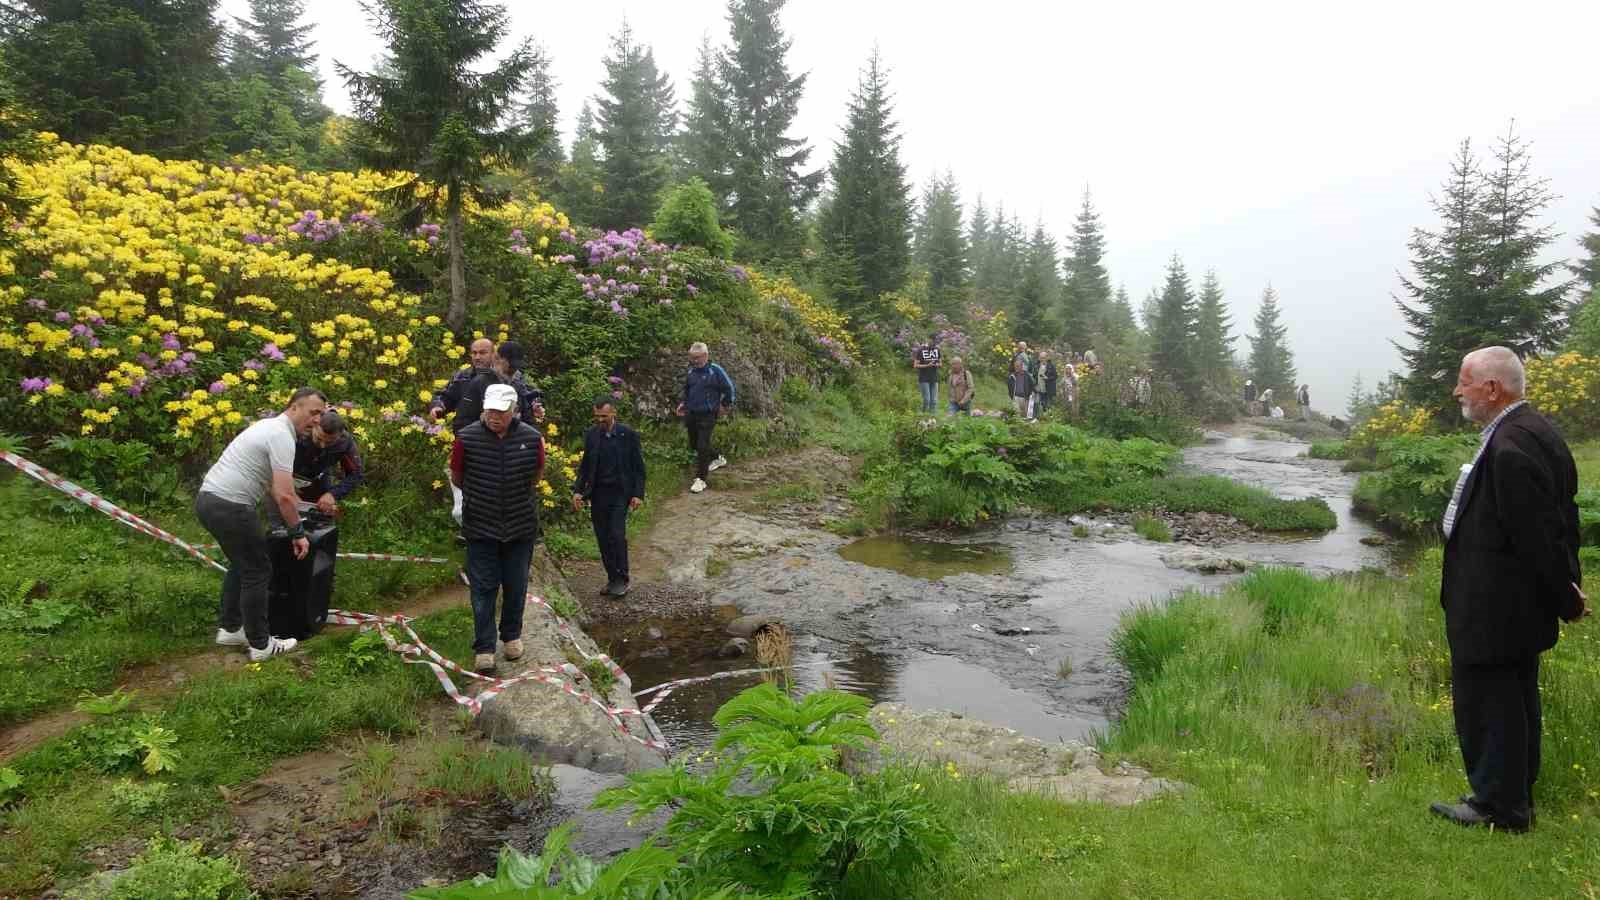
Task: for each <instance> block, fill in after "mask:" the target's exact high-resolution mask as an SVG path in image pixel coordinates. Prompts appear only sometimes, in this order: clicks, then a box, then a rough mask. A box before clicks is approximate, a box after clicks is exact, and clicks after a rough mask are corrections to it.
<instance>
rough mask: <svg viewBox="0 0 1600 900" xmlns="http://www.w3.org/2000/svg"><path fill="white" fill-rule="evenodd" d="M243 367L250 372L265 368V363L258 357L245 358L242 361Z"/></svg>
mask: <svg viewBox="0 0 1600 900" xmlns="http://www.w3.org/2000/svg"><path fill="white" fill-rule="evenodd" d="M244 367H245V368H246V369H249V370H251V371H252V372H259V371H261V370H262V369H265V368H266V367H267V364H266V363H264V362H262V361H261V360H259V359H247V360H245V361H244Z"/></svg>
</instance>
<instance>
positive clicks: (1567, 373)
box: [1527, 353, 1600, 438]
mask: <svg viewBox="0 0 1600 900" xmlns="http://www.w3.org/2000/svg"><path fill="white" fill-rule="evenodd" d="M1527 397H1528V402H1530V403H1532V404H1533V405H1534V406H1535V407H1537V408H1538V410H1539V411H1540V412H1542V413H1544V414H1545V415H1547V416H1549V417H1550V418H1551V419H1553V420H1554V421H1555V422H1556V424H1557V425H1559V426H1560V427H1561V430H1562V431H1563V432H1565V433H1566V435H1567V437H1569V438H1578V437H1589V436H1592V435H1595V434H1597V433H1600V357H1594V356H1583V355H1582V354H1578V353H1563V354H1561V355H1560V356H1557V357H1554V358H1552V359H1530V360H1528V363H1527Z"/></svg>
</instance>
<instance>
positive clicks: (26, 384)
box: [22, 378, 50, 394]
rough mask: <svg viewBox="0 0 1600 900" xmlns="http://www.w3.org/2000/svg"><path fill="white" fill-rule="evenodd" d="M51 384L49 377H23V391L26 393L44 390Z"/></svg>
mask: <svg viewBox="0 0 1600 900" xmlns="http://www.w3.org/2000/svg"><path fill="white" fill-rule="evenodd" d="M49 386H50V379H48V378H24V379H22V392H23V393H24V394H32V393H36V392H38V391H42V390H44V389H45V388H47V387H49Z"/></svg>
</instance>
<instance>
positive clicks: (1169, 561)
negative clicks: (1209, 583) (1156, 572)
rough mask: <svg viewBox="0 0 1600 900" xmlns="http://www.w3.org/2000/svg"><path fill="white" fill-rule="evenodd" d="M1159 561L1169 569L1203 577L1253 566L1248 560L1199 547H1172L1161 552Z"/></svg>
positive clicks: (1245, 569) (1244, 569)
mask: <svg viewBox="0 0 1600 900" xmlns="http://www.w3.org/2000/svg"><path fill="white" fill-rule="evenodd" d="M1161 561H1162V562H1163V563H1165V564H1166V566H1167V568H1169V569H1183V570H1185V571H1189V572H1199V573H1201V574H1203V575H1221V574H1225V573H1229V572H1244V571H1247V570H1249V569H1251V568H1253V567H1254V566H1255V563H1253V562H1251V561H1250V560H1248V559H1240V558H1238V557H1236V556H1229V555H1227V554H1226V553H1218V552H1216V551H1214V550H1206V549H1203V548H1200V547H1189V546H1182V545H1179V546H1173V547H1169V548H1167V549H1165V550H1162V551H1161Z"/></svg>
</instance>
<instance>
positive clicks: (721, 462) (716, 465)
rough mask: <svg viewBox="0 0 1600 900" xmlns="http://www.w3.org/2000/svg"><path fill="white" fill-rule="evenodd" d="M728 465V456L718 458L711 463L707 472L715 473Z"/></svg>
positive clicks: (707, 467)
mask: <svg viewBox="0 0 1600 900" xmlns="http://www.w3.org/2000/svg"><path fill="white" fill-rule="evenodd" d="M727 464H728V458H727V457H726V456H718V457H717V458H716V459H713V460H712V461H711V465H709V466H706V471H707V472H715V471H716V470H718V469H720V468H722V467H723V466H725V465H727Z"/></svg>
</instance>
